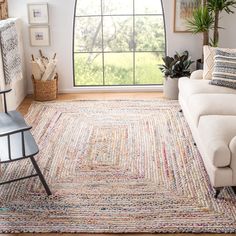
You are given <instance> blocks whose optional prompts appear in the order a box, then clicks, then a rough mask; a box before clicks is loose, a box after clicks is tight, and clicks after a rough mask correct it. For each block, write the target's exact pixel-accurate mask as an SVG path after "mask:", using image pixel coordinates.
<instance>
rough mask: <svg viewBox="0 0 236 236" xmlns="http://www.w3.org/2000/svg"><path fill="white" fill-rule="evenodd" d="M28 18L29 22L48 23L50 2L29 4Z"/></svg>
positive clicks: (33, 23)
mask: <svg viewBox="0 0 236 236" xmlns="http://www.w3.org/2000/svg"><path fill="white" fill-rule="evenodd" d="M28 18H29V24H31V25H36V24H48V23H49V14H48V4H47V3H41V4H40V3H34V4H28Z"/></svg>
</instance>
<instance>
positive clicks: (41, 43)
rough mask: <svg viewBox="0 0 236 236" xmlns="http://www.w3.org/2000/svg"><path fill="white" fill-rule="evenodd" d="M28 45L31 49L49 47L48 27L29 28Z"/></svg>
mask: <svg viewBox="0 0 236 236" xmlns="http://www.w3.org/2000/svg"><path fill="white" fill-rule="evenodd" d="M29 35H30V45H31V46H32V47H48V46H50V29H49V26H31V27H29Z"/></svg>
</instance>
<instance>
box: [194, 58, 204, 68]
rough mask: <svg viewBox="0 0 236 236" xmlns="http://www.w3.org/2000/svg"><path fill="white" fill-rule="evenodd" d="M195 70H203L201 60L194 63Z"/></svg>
mask: <svg viewBox="0 0 236 236" xmlns="http://www.w3.org/2000/svg"><path fill="white" fill-rule="evenodd" d="M196 68H197V70H203V62H202V59H198V60H197V62H196Z"/></svg>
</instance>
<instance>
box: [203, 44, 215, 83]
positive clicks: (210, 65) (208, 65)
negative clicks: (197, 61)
mask: <svg viewBox="0 0 236 236" xmlns="http://www.w3.org/2000/svg"><path fill="white" fill-rule="evenodd" d="M203 55H204V65H203V79H207V80H211V79H212V73H213V69H214V61H215V48H213V47H210V46H204V47H203Z"/></svg>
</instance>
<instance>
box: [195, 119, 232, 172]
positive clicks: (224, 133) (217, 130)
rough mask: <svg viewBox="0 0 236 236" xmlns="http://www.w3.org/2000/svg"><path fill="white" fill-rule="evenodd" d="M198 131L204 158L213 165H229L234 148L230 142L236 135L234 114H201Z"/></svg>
mask: <svg viewBox="0 0 236 236" xmlns="http://www.w3.org/2000/svg"><path fill="white" fill-rule="evenodd" d="M198 132H199V137H201V142H202V144H203V146H204V149H205V150H204V152H205V154H206V155H205V157H204V158H208V159H209V161H210V162H211V163H212V164H213V165H214V166H215V167H226V166H229V165H230V163H231V157H232V156H234V155H235V153H233V152H234V151H235V150H236V148H235V147H232V143H231V142H232V141H233V140H234V139H235V137H236V116H219V115H212V116H202V117H201V118H200V120H199V125H198ZM235 145H236V143H235Z"/></svg>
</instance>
